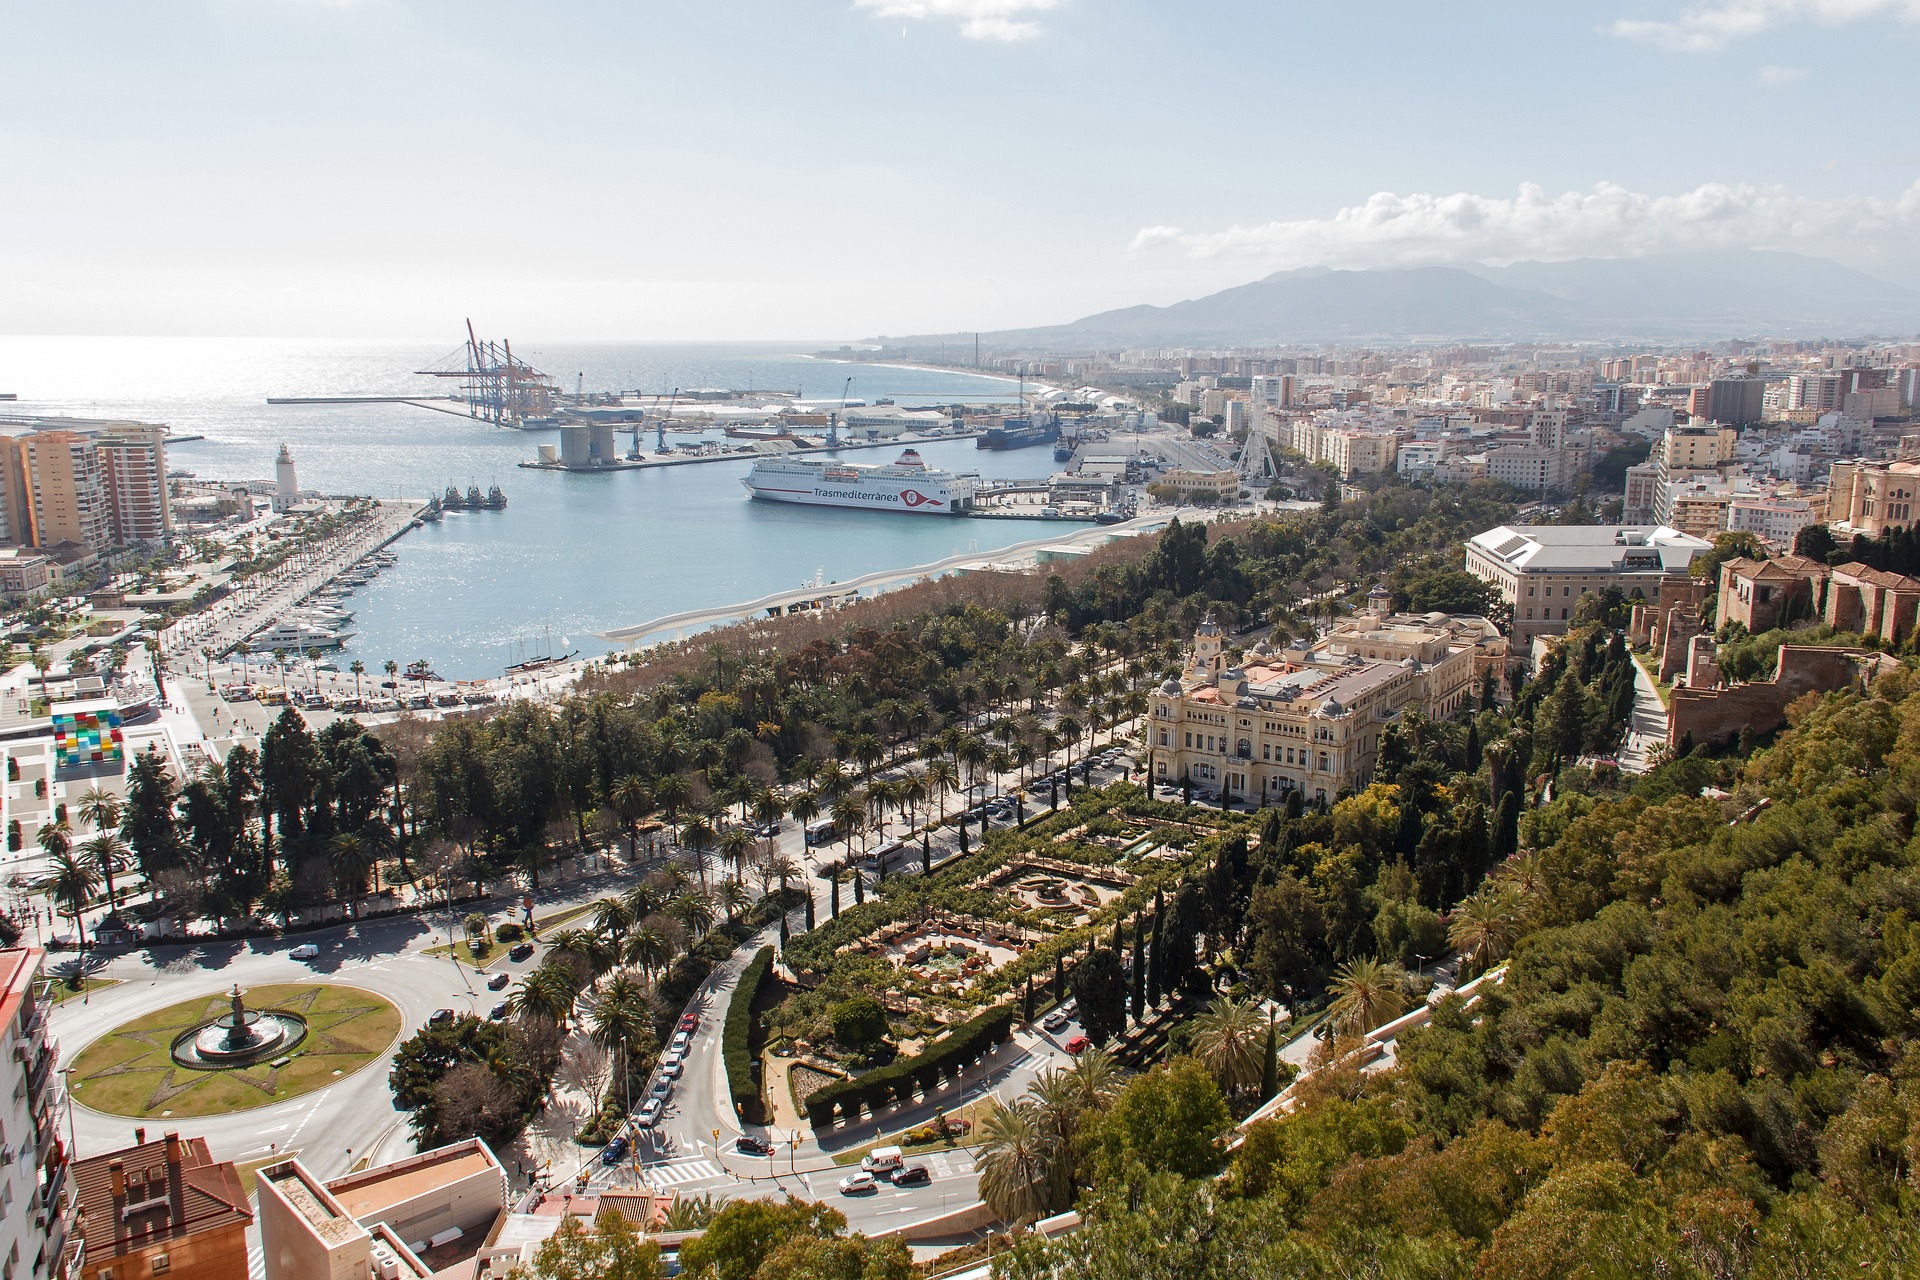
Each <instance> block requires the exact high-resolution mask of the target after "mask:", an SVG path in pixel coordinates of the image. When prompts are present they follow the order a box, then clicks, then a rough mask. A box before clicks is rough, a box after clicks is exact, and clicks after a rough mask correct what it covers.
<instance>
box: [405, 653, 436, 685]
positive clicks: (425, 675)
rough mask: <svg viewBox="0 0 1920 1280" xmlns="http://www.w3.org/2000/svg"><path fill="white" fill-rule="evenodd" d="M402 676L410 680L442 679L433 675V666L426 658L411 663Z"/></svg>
mask: <svg viewBox="0 0 1920 1280" xmlns="http://www.w3.org/2000/svg"><path fill="white" fill-rule="evenodd" d="M401 674H403V675H404V676H405V677H406V678H407V679H409V680H438V679H439V678H440V677H439V676H437V675H435V674H434V673H433V667H432V665H431V664H429V663H428V662H427V660H426V659H425V658H420V659H417V660H416V661H413V662H409V663H408V664H407V669H406V670H405V671H404V672H402V673H401Z"/></svg>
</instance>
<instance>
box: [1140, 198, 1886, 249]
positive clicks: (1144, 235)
mask: <svg viewBox="0 0 1920 1280" xmlns="http://www.w3.org/2000/svg"><path fill="white" fill-rule="evenodd" d="M1167 247H1174V248H1177V249H1179V250H1181V251H1183V252H1184V254H1185V255H1186V256H1187V257H1189V258H1196V259H1215V258H1218V259H1239V260H1251V261H1254V262H1257V263H1260V264H1263V265H1264V266H1265V267H1266V268H1267V269H1269V270H1279V269H1286V268H1292V267H1305V266H1328V267H1382V266H1422V265H1431V264H1434V263H1441V262H1465V261H1477V262H1488V263H1507V262H1515V261H1519V260H1521V259H1528V258H1535V259H1549V260H1553V259H1567V258H1584V257H1594V258H1622V257H1640V256H1642V255H1645V254H1651V253H1676V252H1685V251H1689V250H1704V249H1791V250H1794V251H1797V252H1806V253H1815V254H1826V255H1829V256H1833V257H1836V258H1842V259H1846V260H1850V261H1854V262H1864V261H1867V260H1869V259H1868V258H1866V257H1863V254H1864V255H1871V260H1882V259H1884V260H1889V261H1897V262H1910V261H1914V260H1917V259H1920V181H1916V182H1915V183H1914V184H1913V185H1912V186H1911V187H1908V188H1907V189H1906V190H1905V191H1904V192H1902V193H1901V194H1900V195H1899V196H1897V197H1895V198H1894V199H1891V200H1889V199H1884V198H1880V197H1875V196H1843V197H1839V198H1834V199H1815V198H1812V197H1807V196H1800V195H1795V194H1794V193H1792V192H1790V191H1788V190H1786V189H1785V188H1782V187H1756V186H1749V185H1745V184H1740V185H1728V184H1723V183H1717V182H1715V183H1706V184H1704V185H1701V186H1698V187H1695V188H1694V189H1693V190H1691V191H1685V192H1681V193H1680V194H1678V195H1647V194H1644V193H1641V192H1635V191H1628V190H1627V189H1626V188H1624V187H1621V186H1616V185H1614V184H1613V183H1600V184H1599V185H1597V186H1595V187H1594V188H1593V189H1592V190H1591V191H1569V192H1566V193H1565V194H1563V195H1557V196H1555V195H1548V194H1547V193H1546V192H1545V191H1544V190H1542V189H1541V188H1540V187H1538V186H1535V185H1533V184H1532V183H1528V184H1525V185H1523V186H1522V187H1521V188H1520V190H1519V191H1518V193H1517V194H1515V195H1513V196H1510V197H1507V196H1481V195H1474V194H1471V193H1469V192H1457V193H1455V194H1453V195H1426V194H1411V195H1399V194H1396V193H1394V192H1391V191H1382V192H1378V193H1376V194H1375V195H1373V196H1370V197H1369V198H1368V199H1367V201H1366V203H1364V204H1359V205H1353V206H1350V207H1348V208H1345V209H1341V210H1339V211H1338V212H1337V213H1335V214H1334V215H1333V216H1332V217H1330V218H1305V219H1299V220H1295V221H1287V222H1268V223H1264V224H1262V225H1259V226H1233V227H1228V228H1227V229H1225V230H1223V231H1214V232H1204V233H1189V232H1186V231H1184V230H1182V229H1181V228H1178V227H1167V226H1154V227H1146V228H1143V229H1142V230H1141V231H1140V232H1139V233H1138V234H1136V235H1135V236H1134V238H1133V242H1132V243H1131V244H1130V245H1129V246H1128V251H1129V252H1130V253H1136V254H1137V253H1145V252H1149V251H1152V250H1155V249H1165V248H1167Z"/></svg>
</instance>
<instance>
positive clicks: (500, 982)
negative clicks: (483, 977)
mask: <svg viewBox="0 0 1920 1280" xmlns="http://www.w3.org/2000/svg"><path fill="white" fill-rule="evenodd" d="M512 981H513V975H512V974H510V973H496V974H494V975H493V976H492V977H491V978H488V979H487V990H489V991H504V990H506V986H507V984H508V983H509V982H512Z"/></svg>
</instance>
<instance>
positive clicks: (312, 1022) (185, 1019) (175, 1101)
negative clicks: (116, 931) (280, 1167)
mask: <svg viewBox="0 0 1920 1280" xmlns="http://www.w3.org/2000/svg"><path fill="white" fill-rule="evenodd" d="M245 996H246V1001H247V1007H248V1008H251V1009H281V1010H286V1011H288V1012H291V1013H297V1014H299V1015H300V1016H302V1017H303V1018H305V1019H306V1020H307V1038H306V1039H305V1040H303V1041H302V1042H301V1043H300V1044H299V1046H298V1047H297V1048H295V1049H294V1051H293V1052H292V1053H291V1054H290V1055H288V1057H287V1058H286V1059H284V1062H285V1065H284V1066H278V1067H276V1066H274V1065H273V1064H272V1063H271V1062H263V1063H260V1064H258V1065H256V1066H252V1067H247V1068H244V1069H238V1070H231V1071H195V1070H191V1069H189V1068H186V1067H182V1066H179V1065H178V1064H176V1063H175V1062H174V1061H173V1058H172V1057H171V1056H170V1053H169V1050H170V1048H171V1046H172V1044H173V1040H174V1038H175V1037H176V1036H178V1035H180V1034H181V1033H182V1032H184V1031H188V1030H191V1029H192V1028H193V1027H196V1026H199V1025H202V1024H204V1023H206V1022H208V1021H210V1020H212V1019H213V1018H216V1017H218V1016H220V1015H221V1014H223V1013H225V1012H226V1011H227V1008H228V998H227V994H226V993H225V992H223V991H212V992H208V993H207V994H206V995H205V996H202V997H200V998H198V999H195V1000H186V1001H182V1002H181V1003H179V1004H176V1005H170V1006H168V1007H167V1008H165V1009H161V1010H158V1011H156V1012H154V1013H149V1014H146V1015H144V1016H142V1017H139V1018H135V1019H134V1020H133V1021H131V1022H126V1023H122V1024H121V1025H120V1026H118V1027H116V1028H114V1029H113V1030H112V1031H109V1032H107V1033H106V1034H105V1035H103V1036H101V1037H100V1038H99V1039H98V1040H95V1041H94V1042H93V1043H92V1044H90V1045H88V1046H87V1047H86V1048H85V1049H84V1050H82V1051H81V1053H80V1056H79V1057H77V1058H75V1059H74V1062H73V1066H72V1067H71V1068H70V1075H69V1079H70V1081H71V1083H72V1089H73V1096H74V1099H75V1101H78V1102H80V1103H83V1104H84V1105H86V1106H89V1107H92V1108H93V1109H94V1110H95V1111H104V1112H107V1113H109V1114H111V1115H121V1116H133V1117H135V1118H138V1119H146V1118H150V1117H187V1116H209V1115H224V1114H227V1113H229V1112H233V1111H245V1110H248V1109H250V1108H253V1107H262V1106H266V1105H267V1104H269V1103H274V1102H284V1101H285V1100H286V1099H288V1098H292V1097H297V1096H298V1095H300V1094H303V1093H310V1092H312V1091H313V1090H315V1089H320V1088H324V1087H326V1086H327V1085H330V1084H332V1083H334V1082H335V1081H336V1080H338V1079H340V1078H342V1077H344V1076H348V1075H351V1074H352V1073H354V1072H355V1071H358V1070H359V1069H360V1068H362V1067H364V1066H366V1065H367V1064H368V1063H371V1062H373V1061H375V1060H377V1059H378V1058H380V1057H382V1056H383V1055H384V1054H385V1053H386V1052H387V1050H388V1049H389V1048H390V1047H392V1045H393V1042H394V1039H395V1038H396V1037H397V1036H398V1035H399V1034H400V1011H399V1010H398V1009H396V1008H394V1007H393V1005H392V1004H390V1003H388V1002H387V1001H386V1000H385V999H383V998H381V997H380V996H377V995H374V994H373V993H372V992H370V991H363V990H361V989H359V988H358V987H342V986H331V985H329V986H319V985H315V984H312V983H285V984H279V985H273V986H261V987H254V988H251V989H250V990H247V991H246V992H245ZM275 1061H283V1060H281V1059H276V1060H275Z"/></svg>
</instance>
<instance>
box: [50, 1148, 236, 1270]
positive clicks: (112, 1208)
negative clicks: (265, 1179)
mask: <svg viewBox="0 0 1920 1280" xmlns="http://www.w3.org/2000/svg"><path fill="white" fill-rule="evenodd" d="M144 1137H145V1135H144V1133H140V1132H139V1131H136V1138H138V1139H144ZM73 1173H74V1198H75V1203H76V1208H77V1212H76V1214H75V1218H74V1223H75V1225H74V1232H75V1235H76V1237H77V1238H78V1242H79V1248H78V1250H77V1252H76V1255H75V1258H76V1264H77V1265H76V1266H75V1268H74V1272H73V1275H74V1280H123V1277H124V1278H125V1280H134V1278H135V1277H139V1278H140V1280H145V1277H148V1276H166V1277H167V1280H247V1228H248V1227H250V1226H252V1225H253V1212H252V1211H251V1210H250V1209H249V1208H248V1207H247V1193H246V1189H245V1188H244V1187H242V1186H241V1184H240V1173H239V1170H237V1169H236V1168H234V1165H233V1162H232V1161H231V1160H215V1159H214V1158H213V1154H212V1152H211V1151H210V1150H209V1149H208V1147H207V1140H206V1139H205V1138H188V1139H184V1140H183V1139H182V1138H181V1137H180V1135H179V1134H177V1133H169V1134H167V1135H166V1136H165V1137H164V1138H163V1139H162V1140H161V1141H159V1142H147V1141H144V1140H139V1141H136V1142H135V1143H134V1145H133V1146H131V1147H126V1148H123V1149H122V1150H119V1151H110V1152H107V1153H105V1154H103V1155H97V1156H89V1157H88V1158H87V1159H85V1160H78V1161H75V1162H74V1166H73Z"/></svg>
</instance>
